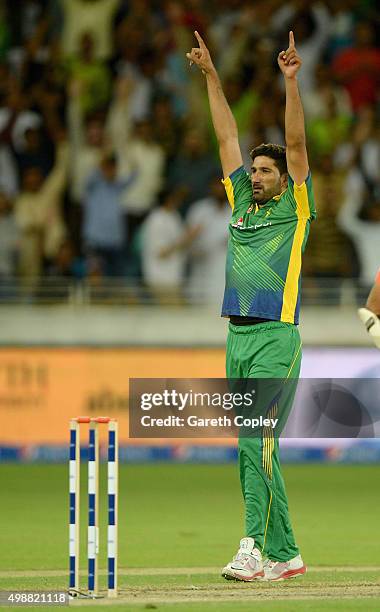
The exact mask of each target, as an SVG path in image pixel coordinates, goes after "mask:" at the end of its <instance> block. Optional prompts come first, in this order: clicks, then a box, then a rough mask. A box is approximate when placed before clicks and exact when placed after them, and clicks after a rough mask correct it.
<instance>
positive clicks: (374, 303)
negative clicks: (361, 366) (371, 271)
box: [358, 269, 380, 349]
mask: <svg viewBox="0 0 380 612" xmlns="http://www.w3.org/2000/svg"><path fill="white" fill-rule="evenodd" d="M358 314H359V317H360V319H361V321H362V322H363V323H364V325H365V326H366V329H367V332H368V333H369V335H370V336H371V338H372V340H373V341H374V343H375V345H376V346H377V348H379V349H380V269H379V271H378V273H377V275H376V278H375V283H374V285H373V287H372V289H371V291H370V294H369V296H368V299H367V303H366V307H365V308H359V310H358Z"/></svg>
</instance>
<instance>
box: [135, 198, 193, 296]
mask: <svg viewBox="0 0 380 612" xmlns="http://www.w3.org/2000/svg"><path fill="white" fill-rule="evenodd" d="M183 196H184V193H183V191H182V190H176V191H174V192H164V193H163V194H162V195H161V198H160V199H161V205H160V206H159V207H158V208H156V209H155V210H154V211H153V212H152V213H151V214H150V215H149V217H148V218H147V220H146V221H145V223H144V225H143V226H142V244H141V249H142V269H143V278H144V281H145V284H146V285H147V286H148V287H149V289H150V290H151V292H152V293H153V295H154V296H155V297H156V298H157V300H158V301H159V302H160V303H171V302H174V303H178V302H180V301H181V288H182V285H183V281H184V275H185V265H186V249H187V247H188V245H189V244H190V243H191V242H192V240H193V239H194V237H195V235H196V234H197V232H198V228H195V229H192V230H190V231H186V227H185V224H184V222H183V221H182V218H181V215H180V214H179V212H178V208H179V207H180V206H181V204H182V200H183Z"/></svg>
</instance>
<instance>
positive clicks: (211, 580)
mask: <svg viewBox="0 0 380 612" xmlns="http://www.w3.org/2000/svg"><path fill="white" fill-rule="evenodd" d="M284 473H285V479H286V483H287V489H288V494H289V499H290V510H291V515H292V518H293V522H294V527H295V531H296V536H297V540H298V543H299V545H300V547H301V551H302V554H303V557H304V559H305V561H306V562H307V564H308V565H309V566H310V572H309V573H308V574H307V575H306V576H305V577H303V578H300V579H298V580H297V581H287V582H286V583H278V584H275V585H274V584H267V583H257V584H256V583H255V584H235V583H230V582H226V581H224V580H223V579H221V578H219V575H218V568H219V567H222V566H223V565H224V564H225V563H226V562H227V561H228V560H229V559H230V557H231V556H232V555H233V554H234V553H235V552H236V548H237V545H238V542H239V539H240V537H241V536H242V535H243V534H244V528H243V517H242V511H243V506H242V502H241V496H240V489H239V482H238V472H237V468H236V466H230V465H228V466H191V465H167V466H165V465H160V466H158V465H157V466H153V465H149V466H133V465H132V466H121V468H120V512H119V564H120V567H121V568H122V572H121V575H120V580H119V582H120V589H121V599H120V601H119V602H118V603H119V604H120V605H121V606H122V609H124V610H143V609H159V610H167V611H168V612H169V611H171V610H178V611H182V610H183V611H184V610H189V612H195V611H198V610H202V611H204V610H206V609H207V610H215V611H216V610H218V611H219V610H220V611H221V612H224V611H230V610H234V611H236V612H237V611H239V612H240V611H242V612H244V611H245V610H252V609H253V606H255V604H257V601H258V600H259V602H260V604H259V609H260V610H327V609H329V610H343V609H344V610H361V609H364V608H366V609H367V610H375V609H380V555H379V550H380V536H379V526H378V525H379V508H380V466H317V465H308V466H306V465H300V466H287V467H285V468H284ZM101 476H102V478H101V481H102V484H103V485H104V476H105V474H104V468H102V474H101ZM0 483H1V503H0V516H1V521H0V548H1V555H0V590H11V589H17V590H22V589H29V590H33V589H36V590H39V589H62V590H65V589H66V588H67V572H66V568H67V561H68V559H67V549H68V533H67V532H68V469H67V466H61V465H58V466H54V465H47V466H45V465H41V466H40V465H0ZM86 484H87V483H86V472H85V470H83V474H82V485H83V486H82V490H83V506H84V508H83V512H82V530H81V535H82V544H83V546H82V567H83V569H85V567H86V550H85V543H86V512H85V507H86V505H87V499H86ZM102 502H103V503H102ZM101 510H102V511H101V528H102V527H103V526H104V528H103V529H102V530H101V549H102V554H101V555H100V565H101V567H102V566H103V567H105V546H106V542H105V535H106V534H105V524H106V507H105V499H104V501H103V499H102V500H101ZM138 568H141V569H140V571H139V570H138ZM144 568H145V569H144ZM181 568H182V569H181ZM85 581H86V577H85V575H83V587H84V586H85ZM101 585H105V576H101ZM131 600H132V601H133V603H131ZM102 603H103V602H101V601H98V602H96V603H94V602H86V601H79V602H76V603H75V604H74V605H75V606H76V605H81V606H83V605H84V606H86V605H91V606H94V607H96V609H97V610H106V609H108V608H109V606H106V605H104V604H105V603H106V602H104V603H103V605H102ZM115 605H116V602H115ZM33 609H35V610H37V609H39V608H33ZM41 609H42V608H41Z"/></svg>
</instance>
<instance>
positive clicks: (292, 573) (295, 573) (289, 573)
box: [270, 565, 307, 582]
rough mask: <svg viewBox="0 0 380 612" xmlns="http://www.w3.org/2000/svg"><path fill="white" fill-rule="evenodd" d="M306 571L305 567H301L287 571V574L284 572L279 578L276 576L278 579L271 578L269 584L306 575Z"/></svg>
mask: <svg viewBox="0 0 380 612" xmlns="http://www.w3.org/2000/svg"><path fill="white" fill-rule="evenodd" d="M306 569H307V568H306V565H303V566H302V567H299V568H298V569H293V570H288V571H287V572H284V574H281V576H278V578H273V579H272V580H271V581H270V582H275V581H276V580H287V579H288V578H294V577H295V576H298V575H301V574H306Z"/></svg>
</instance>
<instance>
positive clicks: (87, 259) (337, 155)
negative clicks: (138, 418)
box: [0, 0, 380, 569]
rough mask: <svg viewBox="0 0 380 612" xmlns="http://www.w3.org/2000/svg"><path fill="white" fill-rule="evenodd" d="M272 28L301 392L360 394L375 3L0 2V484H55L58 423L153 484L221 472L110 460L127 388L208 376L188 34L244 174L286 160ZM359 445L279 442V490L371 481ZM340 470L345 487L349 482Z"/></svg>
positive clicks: (379, 203)
mask: <svg viewBox="0 0 380 612" xmlns="http://www.w3.org/2000/svg"><path fill="white" fill-rule="evenodd" d="M290 26H291V28H292V29H293V30H294V32H295V36H296V43H297V48H298V50H299V53H300V55H301V57H302V58H303V62H304V64H303V68H302V73H301V76H300V87H301V94H302V99H303V103H304V107H305V117H306V128H307V137H308V151H309V156H310V166H311V169H312V173H313V182H314V188H315V197H316V203H317V209H318V221H317V222H316V223H315V224H314V227H312V230H311V235H310V239H309V243H308V247H307V251H306V255H305V260H304V267H303V277H304V280H303V307H302V310H301V313H302V314H301V334H302V336H303V340H304V362H303V375H304V376H310V377H322V376H334V377H351V376H352V377H363V378H365V377H372V376H379V373H380V366H379V353H378V351H376V349H375V348H374V347H373V346H372V345H371V343H370V341H369V338H368V337H367V335H366V333H365V330H364V329H363V328H362V326H361V324H360V322H359V320H358V319H357V316H356V308H357V307H358V306H359V305H363V304H364V302H365V299H366V296H367V294H368V291H369V288H370V285H371V284H372V282H373V279H374V276H375V273H376V271H377V269H378V267H379V265H380V264H379V262H380V163H379V162H380V131H379V113H380V105H379V101H380V98H379V81H380V49H379V28H380V13H379V11H378V10H377V9H376V3H375V2H372V1H371V0H362V1H355V0H324V1H319V2H314V1H311V2H308V3H304V2H299V1H298V0H294V1H289V2H287V3H286V4H284V3H283V2H280V1H278V0H264V1H262V0H255V1H244V0H219V1H216V0H215V1H213V0H209V1H208V2H207V3H206V2H202V1H201V0H184V1H183V2H176V1H174V0H172V1H171V0H168V1H164V0H162V1H160V0H157V1H147V0H129V1H122V0H64V1H59V0H50V1H42V0H41V1H38V0H22V1H20V2H17V3H16V4H15V3H13V2H11V1H10V0H9V1H6V0H3V1H2V2H0V73H1V79H0V321H1V335H0V345H1V348H0V423H1V427H0V463H4V465H3V466H0V474H3V482H4V483H6V482H7V478H8V476H9V474H8V472H7V466H6V465H5V464H7V463H9V462H11V463H14V462H15V463H19V462H21V463H22V464H23V470H26V469H33V468H32V466H28V468H27V467H26V466H25V464H26V463H38V464H45V463H46V464H51V463H63V462H64V461H65V460H66V457H67V434H68V431H67V430H68V418H69V417H70V416H73V415H76V414H79V413H81V414H83V413H86V414H88V413H89V414H94V415H95V414H99V413H107V414H109V415H110V416H116V417H117V418H119V419H120V421H121V424H122V429H121V445H122V449H121V459H122V461H123V462H126V463H128V464H130V463H134V464H141V463H142V464H144V463H149V464H152V465H153V467H152V469H153V470H154V469H157V474H158V475H160V478H162V477H163V478H165V476H163V474H164V473H165V472H163V471H162V470H163V468H162V465H161V464H162V462H164V463H172V462H177V463H186V462H190V463H192V462H193V463H201V464H205V463H206V464H209V465H210V469H213V468H214V465H213V464H217V463H222V464H225V463H230V462H233V461H234V460H235V458H236V451H235V449H234V447H233V446H231V445H225V444H224V443H223V444H221V443H220V441H219V443H218V444H211V443H207V444H204V443H202V444H201V443H199V442H197V441H194V442H193V443H191V444H188V443H187V444H183V441H182V442H181V441H174V442H172V443H171V444H169V443H168V442H167V441H165V440H159V441H157V442H156V443H155V444H153V443H152V440H150V441H149V444H148V443H144V441H142V440H139V441H136V440H128V431H127V411H128V379H129V378H130V377H132V376H137V377H163V378H169V377H186V378H189V377H192V378H196V377H198V376H199V377H204V376H209V377H219V376H220V377H222V376H223V375H224V349H223V346H224V341H225V336H226V322H225V321H224V320H222V319H220V318H219V310H220V300H221V292H222V284H223V264H224V261H223V257H224V253H225V246H226V229H225V224H226V218H228V205H227V203H226V201H225V196H224V194H223V191H222V190H221V187H220V166H219V161H218V156H217V149H216V143H215V139H214V136H213V132H212V126H211V122H210V118H209V111H208V103H207V96H206V91H205V86H204V82H203V77H202V75H201V74H198V72H197V71H196V70H195V69H194V68H193V69H191V70H190V69H189V67H188V65H187V62H186V61H185V52H186V51H188V50H189V49H190V48H191V46H192V45H193V44H194V39H193V36H192V32H193V30H194V29H198V30H199V31H200V32H201V33H202V34H203V35H204V36H205V39H206V41H207V42H208V44H209V46H210V49H211V52H212V55H213V58H214V60H215V64H216V66H217V68H218V70H219V72H220V75H221V78H222V81H223V85H224V88H225V91H226V95H227V98H228V100H229V102H230V104H231V107H232V109H233V112H234V114H235V117H236V119H237V123H238V127H239V133H240V141H241V146H242V149H243V153H244V159H245V161H246V162H247V160H248V159H249V150H250V148H252V147H253V146H255V145H257V144H260V143H261V142H267V141H273V142H278V143H283V131H284V130H283V127H284V126H283V118H284V91H283V89H282V83H281V78H280V75H279V71H278V67H277V64H276V57H277V54H278V52H279V50H281V49H282V48H284V47H285V45H286V41H287V33H288V30H289V27H290ZM247 163H248V162H247ZM107 173H108V175H107V176H108V178H109V180H108V182H107V181H106V180H105V174H107ZM119 179H120V180H121V179H125V180H126V183H127V184H126V186H124V188H123V189H121V188H120V189H119V186H118V185H119V183H118V180H119ZM129 179H130V182H128V181H129ZM157 253H159V254H160V255H159V256H158V255H157ZM377 442H378V441H361V442H355V443H354V442H352V443H351V442H350V443H348V442H347V440H346V441H345V442H344V443H339V442H338V441H327V442H326V441H325V442H320V443H319V444H316V443H312V444H311V443H310V442H308V441H305V440H303V441H299V442H296V441H292V442H291V443H290V442H289V441H288V442H287V443H286V444H284V445H283V449H282V456H283V461H284V462H285V463H287V462H288V463H291V464H292V465H294V466H296V468H297V469H298V468H299V469H303V466H302V465H301V464H308V463H309V462H311V463H337V464H338V465H341V464H343V463H350V464H352V463H362V464H369V463H373V464H375V465H376V466H378V463H379V461H380V447H379V444H378V443H377ZM156 464H157V465H156ZM158 464H160V465H158ZM33 467H38V466H33ZM126 469H132V468H128V466H127V468H126ZM133 469H143V466H137V465H136V466H135V467H134V468H133ZM168 469H169V466H168ZM199 469H201V466H199ZM288 469H291V467H290V466H289V468H288ZM326 469H327V468H326ZM334 469H335V468H334ZM337 469H338V472H336V477H337V479H338V480H344V479H347V482H348V485H349V486H350V483H351V480H350V477H349V475H348V472H343V471H344V470H348V469H349V468H348V466H343V465H342V467H341V468H340V467H339V468H337ZM376 469H378V468H376ZM339 470H341V472H339ZM200 473H201V472H199V474H200ZM297 473H298V472H297ZM375 473H377V475H378V472H375ZM7 474H8V476H7ZM12 474H13V476H12V478H13V477H14V473H12ZM24 474H25V477H27V476H26V474H27V472H24ZM30 474H32V472H30ZM289 474H290V481H291V483H292V476H291V474H292V473H291V472H289ZM330 475H331V472H330ZM235 476H236V477H237V474H235V475H234V477H235ZM352 478H353V480H352V484H353V482H354V480H355V478H354V476H353V477H352ZM322 480H323V479H322ZM322 480H321V482H322ZM174 482H177V481H176V480H173V483H174ZM180 482H181V480H180V476H179V475H178V483H180ZM221 482H222V481H221ZM316 482H317V484H316V487H317V488H318V483H319V484H321V483H320V481H319V480H317V481H316ZM234 486H235V485H234ZM291 486H292V484H291ZM293 486H296V485H295V484H294V483H293ZM134 491H135V493H136V496H137V500H138V499H139V497H138V496H139V495H140V493H141V492H140V490H139V489H138V487H137V485H136V489H134ZM202 491H203V493H204V490H203V489H202ZM236 491H237V489H236ZM322 491H323V487H322V484H321V494H322ZM4 492H5V489H4V488H3V493H4ZM60 493H61V494H64V491H61V492H60ZM237 494H238V493H237ZM20 499H21V498H20ZM141 499H142V498H141ZM144 499H145V497H144ZM369 501H370V500H369V498H368V502H369ZM15 527H16V526H15ZM236 535H237V534H236ZM301 535H303V537H304V539H306V540H307V537H306V536H305V535H304V534H301ZM7 545H8V547H9V550H10V549H11V544H10V543H8V544H7ZM136 546H137V544H136ZM218 554H219V553H218ZM128 561H129V560H128ZM159 562H160V559H159V558H157V563H159ZM12 563H13V566H14V567H16V568H17V567H18V568H19V569H22V567H23V564H22V563H19V562H18V561H17V558H15V560H14V561H13V562H12ZM57 563H58V566H60V565H59V562H57ZM147 563H148V561H147ZM204 563H205V565H206V564H207V559H206V560H205V561H204ZM363 563H365V560H363ZM42 565H43V563H42ZM4 567H5V568H7V565H6V564H5V566H4Z"/></svg>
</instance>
